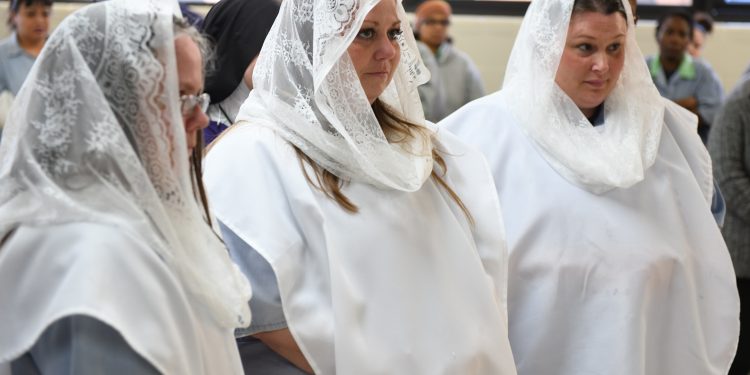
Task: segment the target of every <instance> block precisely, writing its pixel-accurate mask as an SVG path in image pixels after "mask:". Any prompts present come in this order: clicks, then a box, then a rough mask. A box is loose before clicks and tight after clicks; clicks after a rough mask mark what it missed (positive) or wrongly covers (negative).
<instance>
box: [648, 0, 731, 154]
mask: <svg viewBox="0 0 750 375" xmlns="http://www.w3.org/2000/svg"><path fill="white" fill-rule="evenodd" d="M693 27H694V24H693V19H692V17H691V16H690V15H689V14H688V13H686V12H683V11H675V12H670V13H667V14H665V15H663V16H662V17H661V18H660V19H659V21H658V22H657V26H656V40H657V42H658V44H659V54H658V55H655V56H650V57H648V58H647V59H646V62H647V64H648V67H649V70H650V71H651V78H652V79H653V80H654V84H656V88H657V89H658V90H659V93H660V94H661V95H662V96H664V97H665V98H667V99H670V100H672V101H674V102H675V103H677V104H679V105H680V106H682V107H684V108H686V109H687V110H689V111H691V112H693V113H695V114H696V115H697V116H698V134H700V136H701V139H702V140H703V142H704V143H705V142H706V140H707V139H708V132H709V129H710V126H711V123H712V122H713V120H714V116H715V115H716V111H717V110H718V109H719V106H720V105H721V102H722V98H723V95H724V89H723V88H722V86H721V82H719V78H718V77H717V76H716V73H715V72H713V71H712V70H711V69H710V68H709V67H708V66H707V65H706V63H704V62H702V61H699V60H696V59H694V58H693V57H691V56H690V55H689V54H688V53H687V49H688V45H689V44H690V41H691V40H692V36H693Z"/></svg>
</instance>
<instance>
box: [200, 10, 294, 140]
mask: <svg viewBox="0 0 750 375" xmlns="http://www.w3.org/2000/svg"><path fill="white" fill-rule="evenodd" d="M278 13H279V2H277V1H276V0H253V1H247V0H221V1H219V2H218V3H216V4H214V6H212V7H211V10H210V11H209V12H208V14H207V15H206V20H205V23H204V32H205V34H206V36H208V37H209V38H210V39H211V40H212V41H213V42H214V44H215V46H216V48H215V62H216V64H215V66H214V67H213V68H212V69H211V72H210V73H209V74H208V76H207V77H206V92H207V93H208V94H209V95H211V105H210V106H209V107H208V114H209V116H210V117H211V123H210V124H209V125H208V127H207V128H206V130H205V132H204V134H205V142H206V144H209V143H211V142H212V141H213V140H214V139H215V138H216V137H217V136H218V135H219V134H221V132H222V131H224V130H225V129H226V128H227V127H229V125H231V124H232V123H233V122H234V119H235V117H237V112H238V111H239V110H240V106H241V105H242V103H243V102H244V101H245V99H247V95H248V94H249V93H250V90H252V89H253V68H254V67H255V60H256V59H257V57H258V53H260V48H261V47H262V46H263V41H264V40H265V39H266V35H267V34H268V30H270V29H271V25H272V24H273V20H274V19H276V15H277V14H278Z"/></svg>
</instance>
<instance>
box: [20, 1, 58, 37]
mask: <svg viewBox="0 0 750 375" xmlns="http://www.w3.org/2000/svg"><path fill="white" fill-rule="evenodd" d="M51 10H52V8H51V7H48V6H45V5H44V4H39V3H34V4H32V5H28V6H27V5H26V3H25V2H24V1H21V3H20V4H19V7H18V13H15V14H14V15H13V24H14V25H15V26H16V33H17V34H18V37H19V38H21V39H23V40H25V41H31V42H38V41H42V40H44V39H46V38H47V33H48V32H49V15H50V12H51Z"/></svg>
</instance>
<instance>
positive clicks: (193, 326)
mask: <svg viewBox="0 0 750 375" xmlns="http://www.w3.org/2000/svg"><path fill="white" fill-rule="evenodd" d="M126 225H127V224H125V223H124V224H123V225H122V226H120V227H119V228H118V227H115V226H114V225H110V224H100V223H86V222H77V223H65V224H57V225H42V226H21V227H19V228H17V229H16V230H15V232H14V233H13V234H11V235H10V236H9V238H8V239H7V241H6V242H5V243H4V244H3V246H2V247H1V248H0V321H2V323H0V374H2V373H3V366H6V367H7V366H8V363H9V362H10V361H11V360H13V359H15V358H18V357H19V356H21V355H23V354H24V353H26V352H27V351H29V350H30V349H31V348H32V346H33V345H34V343H35V342H36V341H37V339H39V336H40V335H41V334H42V333H43V332H44V330H45V329H46V328H47V327H49V326H50V325H51V324H53V323H54V322H56V321H57V320H58V319H61V318H65V317H70V316H76V315H84V316H88V317H92V318H94V319H96V320H98V321H100V322H102V323H104V324H106V325H107V326H109V327H111V328H113V329H114V330H116V331H117V332H118V333H119V334H120V335H122V337H123V338H124V339H125V341H126V342H127V344H128V345H129V346H130V347H131V348H132V349H133V351H135V352H136V353H137V354H138V355H139V356H141V357H143V358H144V359H145V360H147V361H148V362H149V363H150V364H151V365H153V366H154V368H156V369H157V370H159V372H160V373H163V374H185V375H191V374H195V375H203V374H241V373H242V365H241V363H240V357H239V353H238V352H237V346H236V343H235V341H234V335H233V330H232V328H222V327H220V326H219V325H218V324H216V323H215V322H214V320H213V318H212V316H211V314H210V313H209V311H208V309H206V308H204V307H203V306H201V305H200V302H198V301H197V300H196V298H195V297H193V296H191V295H190V294H189V293H187V291H186V288H185V286H184V285H183V284H182V282H181V281H180V280H179V279H178V278H177V277H176V276H175V273H174V271H172V270H171V269H170V268H169V267H168V266H167V265H166V263H165V262H164V260H162V259H161V258H160V257H159V255H158V254H157V252H156V251H155V250H153V249H152V248H150V246H149V245H148V243H147V242H146V241H145V240H144V239H143V238H142V237H141V236H139V235H133V233H134V231H133V230H129V229H126ZM131 229H132V228H131ZM6 371H7V370H6ZM92 371H93V370H92Z"/></svg>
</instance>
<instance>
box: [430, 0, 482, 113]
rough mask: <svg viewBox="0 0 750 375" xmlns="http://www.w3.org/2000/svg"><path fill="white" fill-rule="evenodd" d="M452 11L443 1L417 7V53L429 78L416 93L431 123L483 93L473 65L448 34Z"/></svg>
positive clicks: (439, 0)
mask: <svg viewBox="0 0 750 375" xmlns="http://www.w3.org/2000/svg"><path fill="white" fill-rule="evenodd" d="M451 13H452V11H451V6H450V4H448V2H446V1H443V0H427V1H425V2H423V3H421V4H419V6H418V7H417V10H416V15H417V23H416V31H417V36H418V39H419V43H418V46H419V53H420V55H421V56H422V60H424V62H425V65H426V66H427V68H428V69H429V70H430V80H429V81H428V82H427V83H425V84H424V85H422V86H419V96H420V98H421V99H422V106H423V108H424V113H425V118H426V119H427V120H430V121H433V122H437V121H440V120H442V119H443V118H445V117H446V116H448V115H449V114H451V113H453V111H455V110H457V109H458V108H460V107H461V106H463V105H464V104H466V103H468V102H470V101H472V100H474V99H476V98H479V97H481V96H482V95H484V87H483V85H482V77H481V76H480V74H479V70H478V69H477V67H476V65H474V62H472V61H471V58H469V55H467V54H466V53H464V52H462V51H460V50H458V49H457V48H456V47H455V46H453V43H452V41H451V39H450V37H449V34H448V30H449V29H450V22H451Z"/></svg>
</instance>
